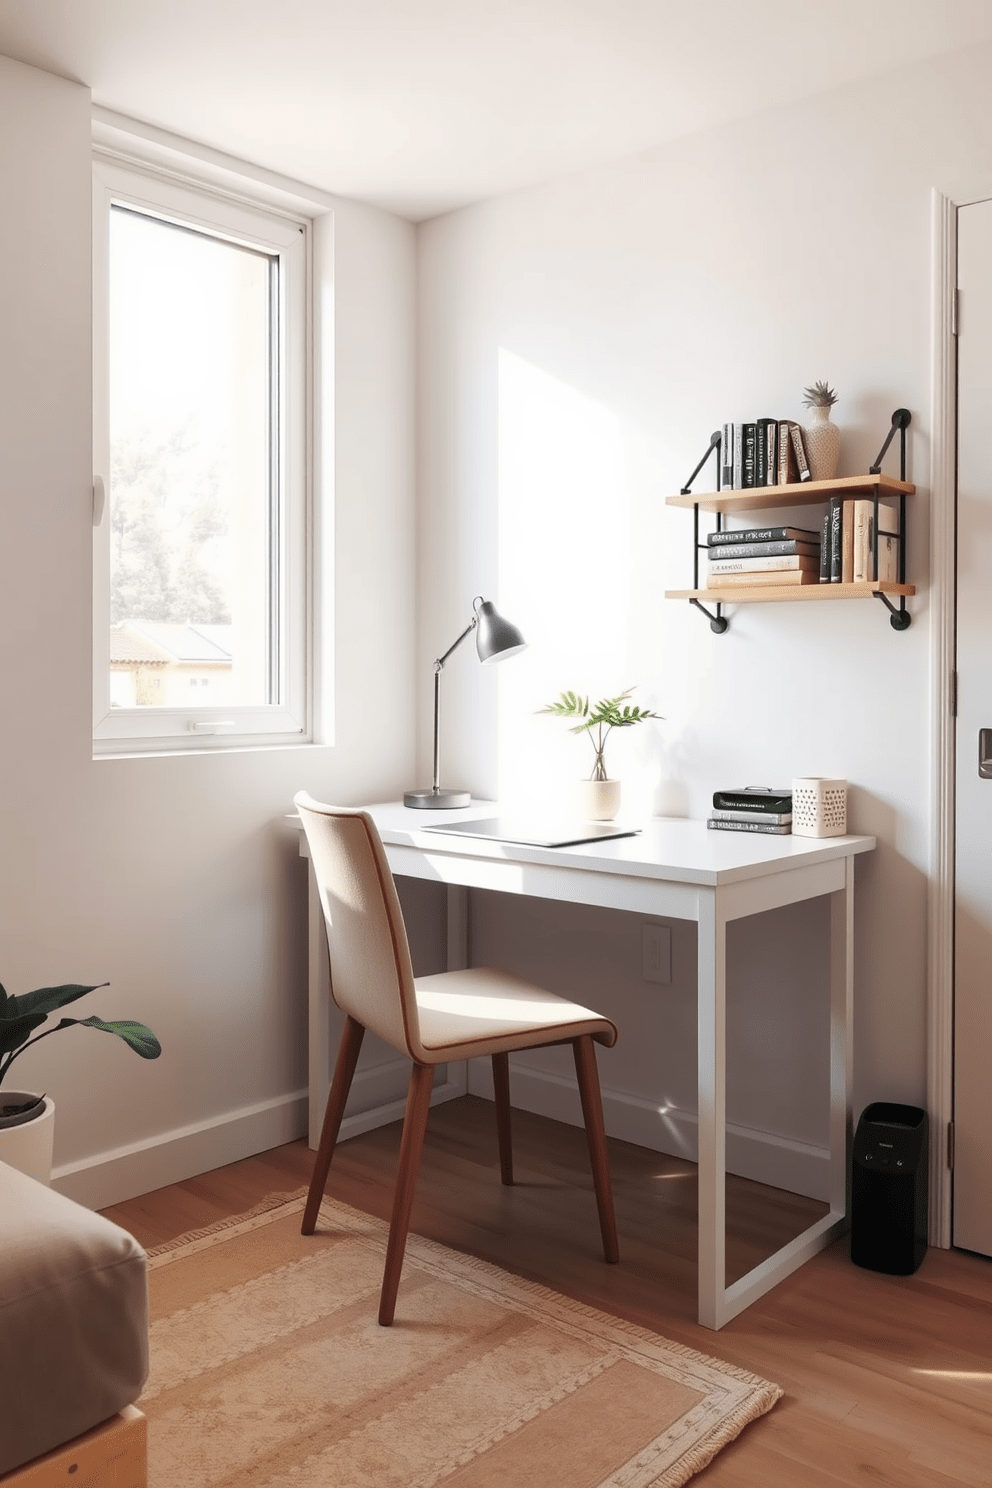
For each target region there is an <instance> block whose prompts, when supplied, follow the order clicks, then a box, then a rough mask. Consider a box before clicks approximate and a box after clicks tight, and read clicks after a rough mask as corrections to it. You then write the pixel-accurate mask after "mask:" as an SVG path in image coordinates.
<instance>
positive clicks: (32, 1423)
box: [0, 1162, 148, 1473]
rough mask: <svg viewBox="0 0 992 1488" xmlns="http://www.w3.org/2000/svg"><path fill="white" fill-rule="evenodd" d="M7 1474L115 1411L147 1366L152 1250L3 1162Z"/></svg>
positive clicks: (3, 1448) (0, 1426)
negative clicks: (148, 1280) (148, 1265)
mask: <svg viewBox="0 0 992 1488" xmlns="http://www.w3.org/2000/svg"><path fill="white" fill-rule="evenodd" d="M0 1342H2V1347H0V1473H6V1472H10V1471H12V1469H14V1468H15V1467H19V1466H20V1465H21V1464H22V1463H24V1462H28V1461H30V1460H31V1459H32V1458H34V1457H37V1456H39V1455H40V1454H41V1453H42V1452H49V1451H51V1450H52V1449H53V1448H54V1447H58V1446H61V1445H62V1443H63V1442H66V1441H69V1440H71V1439H72V1438H73V1437H75V1436H79V1435H80V1434H81V1433H82V1432H84V1431H88V1430H89V1429H90V1427H92V1426H95V1425H97V1424H98V1423H99V1422H101V1421H105V1420H107V1419H108V1418H109V1417H110V1416H113V1415H116V1414H117V1412H118V1411H120V1410H122V1409H123V1408H124V1406H126V1405H130V1404H131V1403H132V1402H133V1401H135V1400H136V1399H137V1398H138V1396H139V1395H140V1394H141V1389H142V1386H143V1385H144V1382H145V1378H146V1376H147V1373H148V1294H147V1286H146V1280H145V1253H144V1251H143V1250H142V1249H141V1246H140V1245H139V1244H138V1242H137V1241H136V1240H135V1239H134V1238H133V1237H132V1236H131V1235H129V1234H128V1233H127V1231H126V1230H122V1229H121V1228H120V1227H119V1226H118V1225H115V1224H111V1222H110V1220H108V1219H104V1218H103V1217H102V1216H101V1215H99V1214H93V1213H91V1212H90V1210H88V1209H84V1208H83V1207H82V1206H81V1205H79V1204H76V1203H74V1202H73V1201H72V1200H71V1199H67V1198H65V1197H64V1196H63V1195H62V1194H59V1193H56V1192H55V1191H54V1190H52V1189H50V1188H46V1187H45V1186H44V1184H41V1183H37V1182H36V1181H35V1180H34V1179H33V1178H29V1177H27V1176H26V1175H25V1174H24V1173H19V1172H17V1171H16V1170H15V1169H14V1168H11V1167H9V1166H8V1165H7V1164H6V1163H3V1162H0Z"/></svg>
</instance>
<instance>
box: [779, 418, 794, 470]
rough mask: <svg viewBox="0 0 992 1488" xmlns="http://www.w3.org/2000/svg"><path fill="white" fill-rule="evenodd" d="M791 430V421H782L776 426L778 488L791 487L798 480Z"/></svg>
mask: <svg viewBox="0 0 992 1488" xmlns="http://www.w3.org/2000/svg"><path fill="white" fill-rule="evenodd" d="M791 428H792V421H791V419H782V420H781V422H780V423H779V426H778V484H779V485H780V486H792V485H795V483H796V481H797V480H798V473H797V471H796V456H795V451H794V450H793V448H792V433H791Z"/></svg>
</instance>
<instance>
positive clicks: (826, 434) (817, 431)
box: [803, 408, 840, 481]
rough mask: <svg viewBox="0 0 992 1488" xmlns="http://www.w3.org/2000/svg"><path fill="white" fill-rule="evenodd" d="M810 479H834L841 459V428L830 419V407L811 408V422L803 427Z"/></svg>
mask: <svg viewBox="0 0 992 1488" xmlns="http://www.w3.org/2000/svg"><path fill="white" fill-rule="evenodd" d="M803 438H804V439H805V441H806V458H807V459H808V460H809V473H810V479H811V480H815V481H821V480H833V478H834V476H835V475H836V474H837V465H838V463H839V461H840V430H839V429H838V427H837V425H836V424H834V423H831V421H830V409H829V408H813V409H811V410H810V420H809V423H808V424H806V425H805V427H804V428H803Z"/></svg>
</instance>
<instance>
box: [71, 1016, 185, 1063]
mask: <svg viewBox="0 0 992 1488" xmlns="http://www.w3.org/2000/svg"><path fill="white" fill-rule="evenodd" d="M74 1024H77V1025H78V1026H79V1027H80V1028H98V1029H99V1030H100V1031H101V1033H114V1034H116V1035H117V1037H118V1038H119V1039H123V1040H124V1042H125V1043H126V1044H127V1046H128V1048H129V1049H133V1050H134V1052H135V1054H140V1055H141V1058H142V1059H157V1058H158V1056H159V1055H160V1054H161V1052H162V1045H161V1044H160V1043H159V1041H158V1039H157V1038H156V1037H155V1035H154V1034H153V1033H152V1031H151V1029H150V1028H147V1027H146V1026H145V1024H144V1023H135V1022H134V1020H133V1019H130V1018H124V1019H119V1020H118V1021H116V1022H111V1023H108V1022H107V1021H106V1020H105V1019H104V1018H62V1019H61V1020H60V1022H59V1023H58V1024H57V1026H56V1027H55V1028H53V1029H52V1032H53V1033H57V1032H58V1029H59V1028H71V1027H72V1026H73V1025H74Z"/></svg>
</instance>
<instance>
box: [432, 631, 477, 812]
mask: <svg viewBox="0 0 992 1488" xmlns="http://www.w3.org/2000/svg"><path fill="white" fill-rule="evenodd" d="M478 623H479V620H478V616H476V615H473V616H472V619H471V621H470V622H469V624H468V625H466V627H465V629H464V630H463V631H462V633H461V635H460V636H459V637H458V639H457V641H455V642H454V643H453V644H452V645H450V646H449V647H448V649H447V651H445V653H444V655H443V656H439V657H438V659H437V661H435V663H434V794H435V795H437V793H438V791H439V790H440V789H441V669H442V667H443V666H444V663H445V662H446V661H447V659H448V657H449V656H450V655H451V653H452V652H453V651H457V650H458V647H459V646H460V645H461V643H462V641H464V640H465V638H466V636H470V635H471V634H472V632H473V630H474V629H475V627H476V626H477V625H478Z"/></svg>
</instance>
